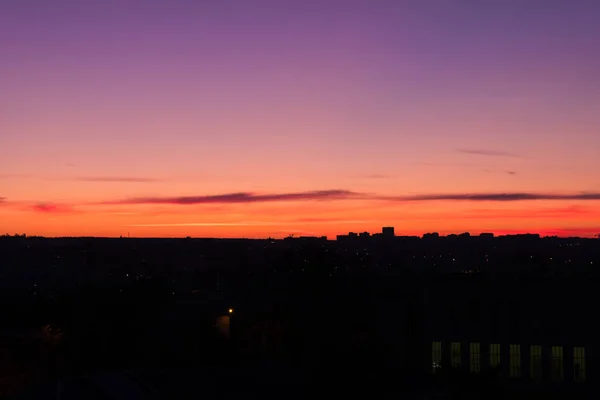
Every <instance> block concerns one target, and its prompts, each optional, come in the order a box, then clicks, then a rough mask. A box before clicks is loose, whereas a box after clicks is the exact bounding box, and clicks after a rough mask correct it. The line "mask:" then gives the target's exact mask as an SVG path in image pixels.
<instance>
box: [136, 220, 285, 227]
mask: <svg viewBox="0 0 600 400" xmlns="http://www.w3.org/2000/svg"><path fill="white" fill-rule="evenodd" d="M275 225H284V224H283V223H282V222H261V221H258V222H180V223H161V224H132V225H124V226H125V227H145V228H165V227H170V228H190V227H220V226H275Z"/></svg>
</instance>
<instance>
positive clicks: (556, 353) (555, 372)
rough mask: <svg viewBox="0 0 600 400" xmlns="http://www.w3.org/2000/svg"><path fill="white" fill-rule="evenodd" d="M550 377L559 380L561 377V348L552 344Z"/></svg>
mask: <svg viewBox="0 0 600 400" xmlns="http://www.w3.org/2000/svg"><path fill="white" fill-rule="evenodd" d="M551 361H552V362H551V365H552V379H554V380H556V381H561V380H562V379H563V348H562V346H552V359H551Z"/></svg>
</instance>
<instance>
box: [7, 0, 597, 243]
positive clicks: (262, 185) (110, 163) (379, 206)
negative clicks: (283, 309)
mask: <svg viewBox="0 0 600 400" xmlns="http://www.w3.org/2000/svg"><path fill="white" fill-rule="evenodd" d="M284 3H285V4H284ZM598 18H600V5H599V4H597V2H594V1H586V0H579V1H573V2H566V1H552V2H537V1H532V2H527V4H524V3H523V2H520V1H502V2H489V3H486V4H477V5H473V4H471V5H466V4H464V3H462V4H459V2H443V3H442V2H434V1H419V2H398V1H385V0H380V1H372V0H371V1H367V0H365V1H354V0H350V1H349V0H345V1H337V0H329V1H314V2H313V1H289V2H280V1H270V0H256V1H252V2H247V1H246V2H245V1H238V0H232V1H228V2H202V1H200V2H198V1H191V0H190V1H187V0H177V1H170V2H166V1H154V0H153V1H144V2H136V1H132V2H127V3H126V4H125V3H123V2H121V1H119V2H117V1H103V2H86V3H85V4H78V5H74V4H71V3H70V2H67V1H60V0H59V1H54V2H52V4H50V3H49V2H45V1H29V2H21V1H9V2H7V3H6V4H3V5H2V6H0V26H2V28H1V29H2V32H4V33H5V35H3V36H5V37H10V42H9V41H5V42H4V46H3V49H4V52H3V53H4V57H3V59H4V60H5V61H4V62H3V63H2V64H1V65H0V74H2V75H3V76H5V77H7V79H6V80H5V81H6V82H5V85H4V87H5V89H4V90H3V93H4V95H2V96H0V101H1V103H0V105H1V107H0V131H2V132H3V133H2V134H0V234H2V233H10V234H13V233H26V234H28V235H42V236H111V237H118V236H121V235H123V236H125V235H127V234H128V233H130V234H131V236H137V237H185V236H193V237H249V238H252V237H269V236H271V237H286V236H288V235H290V234H295V235H310V236H323V235H325V236H328V237H330V238H332V237H335V236H336V235H337V234H340V233H345V232H348V231H354V232H363V231H370V232H373V231H378V229H380V227H381V226H388V225H389V226H395V227H396V232H397V234H407V235H419V236H420V235H422V234H423V233H427V232H434V231H435V232H439V233H440V234H443V235H446V234H450V233H462V232H466V231H468V232H471V233H473V234H478V233H480V232H494V233H496V234H505V233H528V232H531V233H539V234H541V235H559V236H582V237H594V236H595V235H597V234H598V233H599V232H600V181H599V179H598V175H597V174H598V171H600V158H598V157H597V154H598V151H599V150H600V116H599V115H598V113H597V105H598V104H600V81H598V79H597V71H598V69H599V68H600V50H599V48H598V46H597V43H598V41H599V40H600V26H598V24H597V23H596V22H597V20H598Z"/></svg>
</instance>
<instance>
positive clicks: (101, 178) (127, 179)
mask: <svg viewBox="0 0 600 400" xmlns="http://www.w3.org/2000/svg"><path fill="white" fill-rule="evenodd" d="M74 180H76V181H81V182H140V183H148V182H161V181H162V179H157V178H139V177H134V176H80V177H76V178H74Z"/></svg>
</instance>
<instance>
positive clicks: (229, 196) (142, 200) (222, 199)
mask: <svg viewBox="0 0 600 400" xmlns="http://www.w3.org/2000/svg"><path fill="white" fill-rule="evenodd" d="M359 197H363V195H361V194H360V193H355V192H351V191H348V190H317V191H310V192H297V193H279V194H255V193H250V192H239V193H226V194H221V195H212V196H180V197H137V198H131V199H125V200H118V201H113V202H107V203H104V204H179V205H193V204H217V203H261V202H274V201H302V200H346V199H350V198H359Z"/></svg>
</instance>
